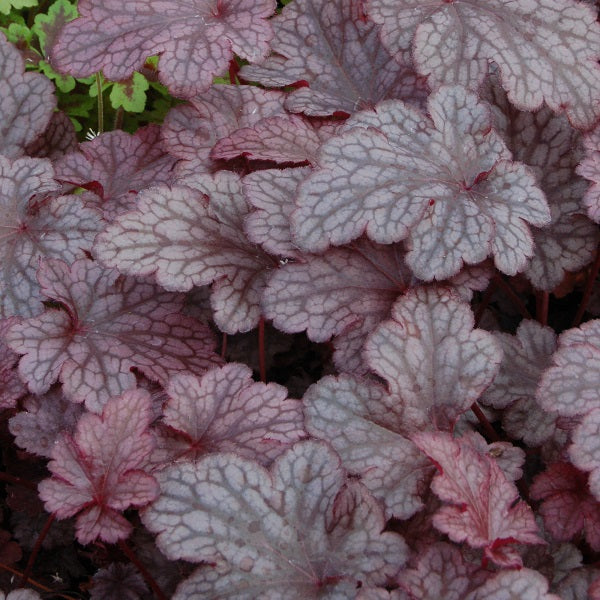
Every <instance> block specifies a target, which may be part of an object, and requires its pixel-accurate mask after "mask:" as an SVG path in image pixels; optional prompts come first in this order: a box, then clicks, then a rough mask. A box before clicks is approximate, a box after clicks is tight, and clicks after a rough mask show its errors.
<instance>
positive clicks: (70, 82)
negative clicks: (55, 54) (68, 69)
mask: <svg viewBox="0 0 600 600" xmlns="http://www.w3.org/2000/svg"><path fill="white" fill-rule="evenodd" d="M38 67H39V69H40V71H41V72H42V73H43V74H44V75H45V76H46V77H48V79H52V80H53V81H54V83H55V85H56V87H57V88H58V89H59V90H60V91H61V92H64V93H65V94H66V93H67V92H70V91H71V90H72V89H74V88H75V80H74V79H73V78H72V77H71V76H70V75H62V74H61V73H57V72H56V71H55V70H54V69H53V68H52V67H51V66H50V65H49V64H48V63H47V62H46V61H45V60H40V62H39V64H38Z"/></svg>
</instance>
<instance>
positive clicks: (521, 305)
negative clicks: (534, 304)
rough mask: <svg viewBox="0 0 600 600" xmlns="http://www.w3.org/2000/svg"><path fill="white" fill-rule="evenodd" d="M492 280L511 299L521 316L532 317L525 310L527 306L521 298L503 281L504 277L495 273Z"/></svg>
mask: <svg viewBox="0 0 600 600" xmlns="http://www.w3.org/2000/svg"><path fill="white" fill-rule="evenodd" d="M494 280H495V281H496V284H497V285H498V287H499V288H502V290H503V291H504V293H505V294H506V295H507V296H508V297H509V298H510V299H511V300H512V302H513V304H514V305H515V306H516V307H517V309H518V310H519V312H520V313H521V315H522V316H523V318H524V319H532V318H533V317H532V316H531V313H530V312H529V311H528V310H527V307H526V306H525V304H524V303H523V300H521V298H519V296H517V294H515V291H514V290H513V289H512V288H511V287H510V285H508V283H507V282H506V281H504V279H503V278H502V277H500V275H498V274H497V273H496V275H494Z"/></svg>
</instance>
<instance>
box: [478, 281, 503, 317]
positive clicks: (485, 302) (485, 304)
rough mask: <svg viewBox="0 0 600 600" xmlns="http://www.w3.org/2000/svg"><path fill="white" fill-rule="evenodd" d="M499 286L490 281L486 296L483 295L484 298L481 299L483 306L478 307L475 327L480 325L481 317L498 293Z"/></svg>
mask: <svg viewBox="0 0 600 600" xmlns="http://www.w3.org/2000/svg"><path fill="white" fill-rule="evenodd" d="M497 287H498V284H497V283H496V281H495V280H494V279H492V280H491V281H490V284H489V285H488V288H487V290H485V294H483V298H482V299H481V304H480V305H479V306H478V307H477V312H476V313H475V327H477V326H478V325H479V321H481V317H483V312H484V311H485V309H486V308H487V307H488V306H489V304H490V301H491V299H492V296H493V295H494V292H495V291H496V288H497Z"/></svg>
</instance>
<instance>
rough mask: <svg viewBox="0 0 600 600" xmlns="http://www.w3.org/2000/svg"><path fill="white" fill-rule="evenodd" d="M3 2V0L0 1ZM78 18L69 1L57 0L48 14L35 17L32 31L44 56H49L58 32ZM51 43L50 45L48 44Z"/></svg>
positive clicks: (75, 9) (74, 8)
mask: <svg viewBox="0 0 600 600" xmlns="http://www.w3.org/2000/svg"><path fill="white" fill-rule="evenodd" d="M0 2H2V0H0ZM76 17H77V8H76V6H74V5H73V4H71V3H70V2H69V1H68V0H56V2H54V4H52V6H50V8H49V9H48V13H47V14H38V15H36V16H35V19H34V22H33V27H32V28H31V29H32V31H33V32H34V33H35V34H36V35H37V37H38V39H39V41H40V49H41V50H42V54H43V55H44V56H47V54H48V51H49V50H50V48H49V47H48V46H49V45H52V42H53V40H54V37H55V36H56V33H57V32H58V30H59V29H60V28H61V27H62V26H63V25H64V24H65V23H68V22H69V21H72V20H73V19H75V18H76ZM48 42H50V44H48Z"/></svg>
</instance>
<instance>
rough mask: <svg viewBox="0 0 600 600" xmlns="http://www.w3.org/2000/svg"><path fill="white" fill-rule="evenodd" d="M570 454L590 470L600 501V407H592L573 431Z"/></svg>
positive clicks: (591, 486) (590, 479) (574, 462)
mask: <svg viewBox="0 0 600 600" xmlns="http://www.w3.org/2000/svg"><path fill="white" fill-rule="evenodd" d="M569 456H570V457H571V460H572V461H573V464H574V465H575V466H576V467H578V468H579V469H581V470H583V471H589V472H590V478H589V487H590V490H591V491H592V494H594V496H595V497H596V500H597V501H599V502H600V407H598V406H596V407H594V408H592V409H591V410H590V411H589V412H588V413H587V414H586V415H585V417H583V420H582V421H581V423H580V424H579V426H578V427H577V428H576V429H575V431H574V432H573V445H572V446H571V447H570V448H569ZM598 535H600V533H598Z"/></svg>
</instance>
